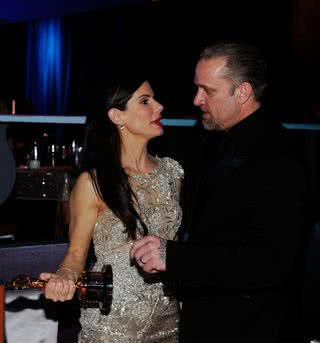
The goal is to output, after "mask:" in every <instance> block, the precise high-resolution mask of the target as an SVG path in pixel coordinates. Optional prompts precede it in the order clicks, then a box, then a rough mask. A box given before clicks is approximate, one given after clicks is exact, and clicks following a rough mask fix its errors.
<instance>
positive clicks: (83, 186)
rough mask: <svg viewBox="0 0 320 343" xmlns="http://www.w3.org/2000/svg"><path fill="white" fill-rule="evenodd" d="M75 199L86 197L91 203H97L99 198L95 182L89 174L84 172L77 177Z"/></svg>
mask: <svg viewBox="0 0 320 343" xmlns="http://www.w3.org/2000/svg"><path fill="white" fill-rule="evenodd" d="M72 193H73V196H74V197H76V198H77V197H85V198H87V199H91V201H94V202H97V201H98V196H97V193H96V191H95V186H94V182H93V180H92V176H91V174H90V173H89V172H87V171H84V172H82V173H81V174H79V176H78V177H77V180H76V183H75V185H74V187H73V189H72Z"/></svg>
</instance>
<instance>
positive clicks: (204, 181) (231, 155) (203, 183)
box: [166, 109, 308, 343]
mask: <svg viewBox="0 0 320 343" xmlns="http://www.w3.org/2000/svg"><path fill="white" fill-rule="evenodd" d="M208 151H209V158H207V159H206V160H204V163H203V166H202V167H201V169H200V170H199V171H198V173H197V174H198V181H196V182H194V184H195V185H200V187H199V189H198V192H196V191H195V190H191V189H190V190H189V191H190V192H191V194H192V198H193V204H194V205H195V206H194V207H195V208H194V210H193V215H192V216H190V215H188V218H189V219H190V220H191V221H192V223H191V224H189V225H190V227H189V228H188V236H189V238H188V241H187V242H169V243H168V246H167V260H166V261H167V272H166V278H167V280H169V281H171V282H175V283H177V284H179V285H180V287H181V289H182V291H183V292H182V293H183V307H182V315H181V334H180V341H181V342H182V343H184V342H219V343H223V342H230V343H231V342H232V343H233V342H245V343H250V342H255V343H256V342H259V343H262V342H268V343H272V342H289V341H290V340H289V336H290V335H291V334H292V333H293V331H294V328H295V327H296V326H295V325H296V323H297V314H298V309H297V307H298V292H299V289H300V281H301V267H302V265H303V259H302V257H303V254H304V247H305V242H306V238H307V237H308V235H307V233H308V232H307V229H308V227H307V216H306V201H307V198H306V197H307V184H306V178H305V175H304V170H303V168H302V167H301V166H300V165H299V163H298V162H297V160H296V159H295V158H294V157H293V155H292V154H291V153H290V149H289V145H288V139H287V136H286V130H285V129H284V128H283V127H282V126H281V124H279V123H276V122H273V121H271V120H270V117H268V115H267V114H266V113H265V112H264V111H262V110H261V109H260V110H258V111H256V112H255V113H253V114H251V115H250V116H249V117H247V118H246V119H245V120H243V121H242V122H240V123H239V124H237V125H236V126H234V127H233V128H232V129H231V130H229V131H228V132H226V133H223V134H221V137H219V144H216V145H215V147H212V149H209V150H208ZM210 151H212V154H211V156H210ZM210 157H211V158H210ZM193 177H194V176H193ZM186 178H188V170H187V173H186ZM189 191H188V188H187V189H186V194H188V192H189ZM196 194H198V196H196ZM185 211H187V212H188V213H190V212H191V210H190V208H188V209H186V210H185ZM288 323H289V326H290V325H291V327H290V330H288ZM291 336H292V337H293V338H295V339H296V340H298V336H297V335H296V332H295V333H294V334H292V335H291ZM207 337H208V338H207ZM292 337H291V338H292ZM290 342H291V341H290Z"/></svg>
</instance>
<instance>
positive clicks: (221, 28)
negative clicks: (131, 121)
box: [0, 0, 320, 122]
mask: <svg viewBox="0 0 320 343" xmlns="http://www.w3.org/2000/svg"><path fill="white" fill-rule="evenodd" d="M317 13H318V14H319V13H320V4H317V2H315V1H312V0H304V1H302V0H282V1H278V3H277V2H276V1H265V2H262V1H261V2H260V1H256V2H246V1H243V2H221V1H209V0H208V1H206V2H202V1H192V2H191V3H190V4H189V5H188V4H185V3H184V2H181V3H179V2H178V1H176V2H174V1H172V2H171V3H169V2H165V1H150V2H147V1H146V2H143V3H139V2H137V3H135V2H134V1H132V2H127V3H126V4H123V5H122V6H114V7H112V6H111V7H109V8H107V9H99V10H91V11H88V12H80V13H72V14H67V15H64V16H63V20H64V23H65V26H66V28H67V30H68V34H71V37H72V38H71V45H72V49H71V51H72V52H71V56H72V60H71V61H72V62H71V80H70V85H69V98H68V110H67V112H68V113H66V114H75V113H83V114H85V113H87V112H88V109H89V106H90V103H91V102H92V101H94V98H95V95H96V94H97V93H98V92H99V90H101V89H102V88H103V87H104V86H105V85H106V84H107V82H108V78H110V77H111V75H112V72H114V71H115V70H117V68H121V66H122V65H126V66H127V65H128V64H129V65H130V63H131V62H132V61H133V60H139V61H140V62H142V63H143V64H144V65H145V66H146V67H149V68H150V70H151V71H152V85H153V87H154V88H155V90H156V94H157V96H158V98H159V100H160V101H161V102H162V103H163V104H164V106H165V109H166V110H165V113H164V115H165V116H168V117H184V116H193V115H195V114H196V110H195V109H194V107H193V105H192V98H193V95H194V93H195V89H194V86H193V71H194V66H195V63H196V60H197V57H198V55H199V53H200V52H201V50H202V49H203V48H204V47H205V46H206V45H207V44H209V43H210V42H212V41H215V40H219V39H238V40H245V41H248V42H252V43H254V44H256V45H258V46H259V47H260V48H261V49H262V51H263V52H264V53H265V55H266V57H267V59H268V61H269V64H270V67H271V68H270V81H271V82H270V89H269V94H268V103H269V104H270V105H271V106H272V107H273V108H274V111H275V113H276V115H279V116H280V117H281V119H283V120H284V121H291V122H293V121H295V122H305V121H309V122H310V121H318V120H319V108H318V107H317V106H319V102H320V99H319V91H318V79H319V76H320V68H319V56H320V48H319V46H320V28H319V24H318V21H317V20H316V18H317ZM0 17H1V15H0ZM27 26H28V22H27V21H18V22H14V23H9V24H3V25H0V42H1V47H2V48H1V54H0V75H1V82H0V96H5V97H8V98H16V99H17V111H18V112H20V113H23V112H25V113H32V112H34V106H33V105H34V104H32V103H30V102H29V101H28V99H26V96H25V75H26V65H25V64H26V62H25V60H26V44H27V43H26V41H27V39H26V36H27Z"/></svg>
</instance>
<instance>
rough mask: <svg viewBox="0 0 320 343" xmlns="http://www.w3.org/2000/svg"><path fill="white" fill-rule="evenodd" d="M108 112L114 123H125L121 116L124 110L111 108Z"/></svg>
mask: <svg viewBox="0 0 320 343" xmlns="http://www.w3.org/2000/svg"><path fill="white" fill-rule="evenodd" d="M107 114H108V116H109V118H110V120H111V121H112V122H113V123H114V124H116V125H123V120H122V116H121V114H122V111H120V110H118V109H117V108H110V110H109V111H108V113H107Z"/></svg>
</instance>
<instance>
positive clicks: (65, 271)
mask: <svg viewBox="0 0 320 343" xmlns="http://www.w3.org/2000/svg"><path fill="white" fill-rule="evenodd" d="M56 274H57V275H59V276H60V277H65V276H67V278H68V279H69V280H72V281H73V282H74V283H76V282H77V280H78V274H77V272H75V271H74V270H72V269H71V268H69V267H60V268H58V269H57V271H56ZM70 277H71V278H70Z"/></svg>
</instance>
